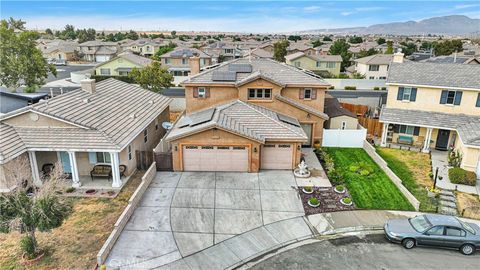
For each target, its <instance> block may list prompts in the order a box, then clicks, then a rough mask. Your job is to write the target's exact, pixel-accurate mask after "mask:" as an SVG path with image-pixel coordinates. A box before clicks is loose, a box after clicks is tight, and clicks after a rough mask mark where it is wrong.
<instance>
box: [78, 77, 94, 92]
mask: <svg viewBox="0 0 480 270" xmlns="http://www.w3.org/2000/svg"><path fill="white" fill-rule="evenodd" d="M80 85H81V86H82V90H83V91H85V92H88V93H90V94H95V92H96V87H95V80H94V79H83V80H81V81H80Z"/></svg>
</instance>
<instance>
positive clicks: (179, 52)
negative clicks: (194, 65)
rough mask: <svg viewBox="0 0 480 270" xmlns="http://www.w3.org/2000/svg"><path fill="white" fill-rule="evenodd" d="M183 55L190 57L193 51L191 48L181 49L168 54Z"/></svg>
mask: <svg viewBox="0 0 480 270" xmlns="http://www.w3.org/2000/svg"><path fill="white" fill-rule="evenodd" d="M183 55H185V56H187V57H191V56H193V52H192V50H189V49H181V50H177V51H174V52H172V53H171V54H170V56H174V57H177V56H183Z"/></svg>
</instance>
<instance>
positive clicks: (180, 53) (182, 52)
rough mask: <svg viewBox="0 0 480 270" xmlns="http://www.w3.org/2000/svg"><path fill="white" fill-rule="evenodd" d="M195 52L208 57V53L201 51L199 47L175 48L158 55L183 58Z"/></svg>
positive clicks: (201, 56) (202, 56) (199, 55)
mask: <svg viewBox="0 0 480 270" xmlns="http://www.w3.org/2000/svg"><path fill="white" fill-rule="evenodd" d="M195 53H196V54H197V55H198V57H200V58H210V55H208V54H206V53H204V52H202V51H201V50H199V49H195V48H176V49H175V50H173V51H171V52H167V53H164V54H162V55H161V56H160V57H162V58H166V57H173V58H185V57H187V58H189V57H191V56H192V55H193V54H195Z"/></svg>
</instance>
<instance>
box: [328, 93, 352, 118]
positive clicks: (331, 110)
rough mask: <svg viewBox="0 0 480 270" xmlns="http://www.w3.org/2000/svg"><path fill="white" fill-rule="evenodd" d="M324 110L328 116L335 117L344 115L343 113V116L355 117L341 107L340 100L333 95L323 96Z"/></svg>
mask: <svg viewBox="0 0 480 270" xmlns="http://www.w3.org/2000/svg"><path fill="white" fill-rule="evenodd" d="M324 111H325V113H326V114H327V115H328V117H329V118H332V117H337V116H344V115H345V116H350V117H353V118H357V116H356V115H355V114H354V113H353V112H351V111H349V110H347V109H345V108H343V107H342V105H340V102H338V99H336V98H334V97H326V98H325V108H324Z"/></svg>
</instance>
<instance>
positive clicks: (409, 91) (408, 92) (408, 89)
mask: <svg viewBox="0 0 480 270" xmlns="http://www.w3.org/2000/svg"><path fill="white" fill-rule="evenodd" d="M411 94H412V88H411V87H405V88H403V98H402V100H408V101H410V95H411Z"/></svg>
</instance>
